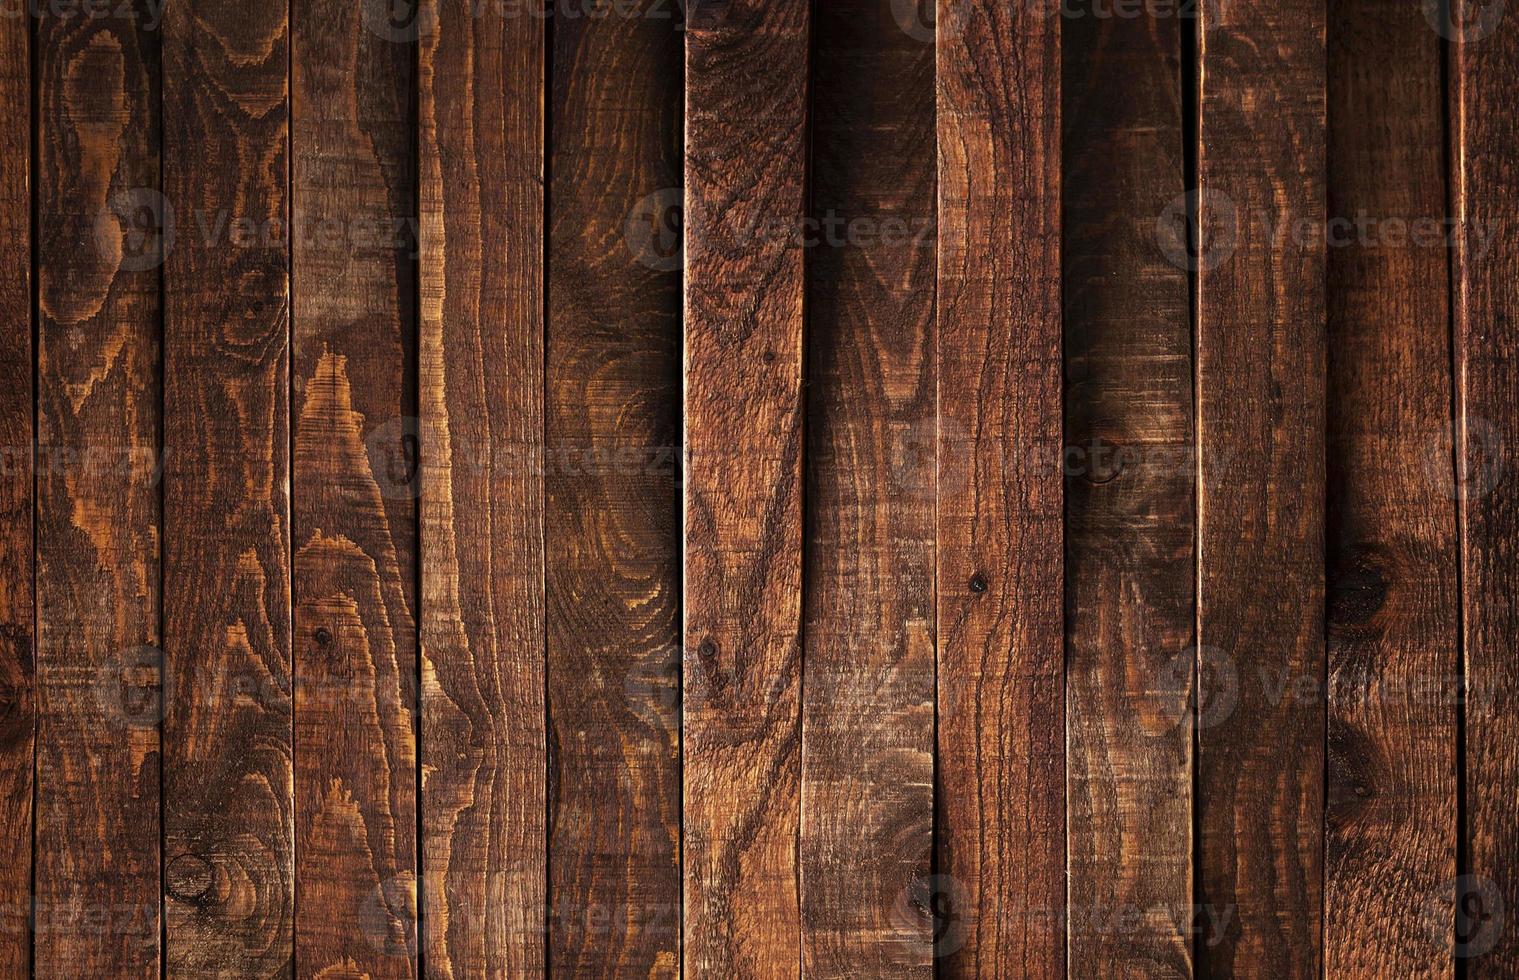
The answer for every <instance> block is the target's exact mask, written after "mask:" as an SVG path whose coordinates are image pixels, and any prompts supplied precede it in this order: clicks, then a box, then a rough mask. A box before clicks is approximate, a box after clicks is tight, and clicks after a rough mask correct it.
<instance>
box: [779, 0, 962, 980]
mask: <svg viewBox="0 0 1519 980" xmlns="http://www.w3.org/2000/svg"><path fill="white" fill-rule="evenodd" d="M813 31H814V37H815V45H814V51H815V56H814V64H813V71H814V74H813V81H812V88H813V93H814V98H813V110H812V113H813V114H812V138H813V147H812V159H813V170H812V178H813V185H812V213H813V217H814V218H815V219H817V220H818V221H819V223H820V224H819V228H818V230H817V231H816V232H813V233H811V234H812V238H811V239H810V240H809V244H810V245H811V253H810V261H811V264H810V267H809V271H808V286H809V289H808V331H809V338H810V339H809V351H808V355H807V362H808V374H809V380H810V384H809V385H808V389H807V390H808V393H809V399H808V406H807V417H808V424H807V430H808V431H807V439H808V445H807V472H808V485H807V493H806V497H807V508H806V511H807V514H806V521H807V533H806V535H805V541H806V542H807V544H806V548H807V550H806V556H805V557H806V563H807V571H806V580H807V583H808V588H807V590H806V594H805V597H804V600H803V601H804V615H805V619H804V622H805V624H806V625H805V629H804V635H805V636H806V658H805V670H804V679H803V689H804V690H805V691H806V698H805V700H804V703H803V706H802V730H803V739H802V746H803V752H802V815H803V816H802V824H801V835H802V842H801V854H800V861H801V887H802V965H803V969H804V971H805V972H806V973H808V974H809V975H812V976H818V977H842V976H851V977H925V978H927V977H932V976H933V951H934V949H933V922H932V917H931V909H927V908H924V907H923V906H922V904H921V898H922V895H923V894H924V892H925V890H926V889H927V888H928V887H930V886H929V879H930V876H931V874H932V858H933V772H934V761H933V753H934V745H933V731H934V723H933V717H934V695H933V691H934V639H933V635H934V634H933V611H934V603H933V597H934V558H933V555H934V550H933V541H934V537H933V535H934V523H933V515H934V478H933V473H934V404H935V401H934V396H935V384H934V383H935V371H934V355H935V348H934V329H933V328H934V313H933V303H934V293H933V281H934V221H933V215H934V170H933V145H934V122H933V120H934V103H933V98H934V87H933V72H934V49H933V45H932V44H928V43H924V42H923V41H921V40H919V39H917V38H914V37H912V36H910V35H909V34H907V33H906V32H905V31H902V30H900V29H899V28H898V26H897V24H895V23H894V22H893V18H892V10H891V4H890V3H889V2H888V0H849V2H839V3H832V4H825V5H822V6H820V7H819V8H818V9H817V22H816V24H815V25H814V27H813Z"/></svg>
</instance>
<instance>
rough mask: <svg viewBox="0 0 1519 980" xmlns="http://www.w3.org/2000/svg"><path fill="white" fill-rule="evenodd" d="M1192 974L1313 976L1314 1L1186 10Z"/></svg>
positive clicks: (1318, 609) (1316, 924) (1320, 397)
mask: <svg viewBox="0 0 1519 980" xmlns="http://www.w3.org/2000/svg"><path fill="white" fill-rule="evenodd" d="M1201 11H1202V30H1201V39H1200V50H1199V62H1200V64H1199V71H1200V81H1199V85H1200V88H1199V95H1198V99H1199V102H1198V105H1199V108H1198V112H1199V150H1198V171H1199V182H1200V187H1201V190H1200V196H1201V199H1200V202H1199V211H1198V221H1199V226H1200V228H1201V229H1202V234H1201V237H1200V243H1201V246H1202V247H1201V248H1200V249H1199V252H1200V254H1199V258H1198V262H1199V265H1200V268H1199V269H1198V296H1197V303H1198V306H1197V318H1198V319H1197V395H1198V443H1199V447H1200V452H1201V459H1200V465H1199V478H1200V484H1199V518H1198V520H1199V532H1198V540H1199V545H1198V547H1199V553H1198V561H1199V569H1198V643H1199V655H1198V659H1199V682H1198V702H1199V709H1198V711H1199V718H1200V719H1201V728H1200V731H1199V734H1198V760H1197V766H1198V777H1197V779H1198V782H1197V787H1198V788H1197V792H1198V801H1197V803H1198V809H1199V833H1200V840H1199V843H1198V860H1199V864H1200V867H1199V868H1198V871H1197V879H1198V887H1197V891H1198V902H1199V903H1201V904H1202V905H1203V906H1204V907H1206V908H1213V909H1223V910H1232V912H1233V914H1232V916H1231V917H1230V919H1229V926H1228V928H1227V929H1226V930H1225V931H1224V933H1223V934H1222V935H1221V936H1217V937H1213V938H1214V939H1216V941H1214V942H1199V943H1198V947H1197V957H1198V972H1199V973H1201V974H1203V975H1205V976H1231V975H1237V974H1238V973H1240V972H1250V973H1264V974H1267V975H1270V976H1274V977H1308V976H1317V975H1319V973H1320V972H1321V963H1322V947H1321V941H1322V936H1321V926H1322V904H1323V902H1322V897H1323V880H1324V879H1323V867H1324V861H1323V836H1324V824H1323V821H1324V766H1323V760H1324V721H1325V717H1324V701H1323V685H1324V604H1323V583H1324V522H1323V510H1324V424H1325V420H1324V370H1325V367H1324V357H1325V340H1324V316H1325V310H1324V245H1323V229H1324V125H1325V123H1324V112H1325V108H1324V104H1325V103H1324V100H1325V95H1324V84H1325V51H1324V30H1325V11H1324V6H1323V5H1322V4H1315V3H1310V2H1303V0H1289V2H1286V3H1278V2H1272V3H1258V2H1254V0H1250V2H1227V3H1226V2H1222V0H1204V2H1203V3H1202V5H1201Z"/></svg>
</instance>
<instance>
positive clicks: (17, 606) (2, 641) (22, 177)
mask: <svg viewBox="0 0 1519 980" xmlns="http://www.w3.org/2000/svg"><path fill="white" fill-rule="evenodd" d="M0 21H3V23H0V202H3V203H0V243H3V255H4V259H3V261H0V317H3V318H4V321H5V326H4V330H5V337H4V342H3V343H0V377H4V378H6V383H5V384H4V385H3V386H0V453H3V458H0V463H3V466H4V469H3V471H0V869H3V870H0V974H4V975H5V976H25V975H26V974H27V972H28V971H29V970H30V968H31V931H30V930H31V915H30V912H31V904H32V894H31V888H32V885H31V874H32V744H33V743H32V739H33V736H34V734H35V727H34V726H35V723H36V704H35V702H34V699H33V689H32V638H33V630H34V626H35V621H36V610H35V603H34V592H33V587H34V584H35V583H34V581H33V568H32V534H33V531H32V526H33V525H32V520H33V517H32V478H33V467H32V433H33V429H32V425H33V418H32V369H33V364H32V316H31V306H32V300H31V253H32V246H31V189H30V187H29V186H28V184H29V179H30V177H29V172H30V170H31V125H32V119H31V98H30V93H31V63H30V51H29V46H28V43H27V32H28V27H29V22H28V19H27V18H25V17H5V18H0Z"/></svg>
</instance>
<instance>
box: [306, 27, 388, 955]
mask: <svg viewBox="0 0 1519 980" xmlns="http://www.w3.org/2000/svg"><path fill="white" fill-rule="evenodd" d="M292 18H293V19H292V25H291V27H292V39H291V43H292V44H293V45H294V49H293V50H294V55H293V58H292V65H291V71H292V78H291V83H292V90H293V98H292V106H291V113H292V135H291V168H292V186H291V198H292V200H291V204H292V208H293V213H294V216H295V224H294V231H295V233H294V235H292V238H291V248H292V252H293V254H292V257H291V258H292V289H293V291H294V325H293V340H292V343H293V347H292V359H293V360H292V371H293V382H292V383H293V385H294V398H293V402H292V411H293V414H294V416H295V417H294V420H293V424H294V425H295V442H294V460H293V466H294V474H293V475H294V485H293V492H292V493H293V496H292V530H293V534H294V557H293V561H292V566H293V567H292V572H293V576H294V578H293V586H294V596H293V599H294V624H293V625H294V631H295V670H296V678H297V684H296V692H295V705H294V710H295V763H296V769H295V790H296V915H297V918H296V936H295V943H296V947H295V948H296V954H295V955H296V971H297V973H298V974H299V975H301V976H321V975H326V974H327V973H329V972H332V971H336V972H340V973H343V972H345V971H346V973H351V974H353V975H363V976H368V977H373V978H382V977H384V978H395V977H412V976H415V975H416V962H415V961H416V950H417V946H416V927H417V923H416V868H417V851H416V848H417V844H416V819H417V813H416V783H417V777H416V765H417V755H416V739H415V733H414V730H413V725H414V722H415V717H416V715H415V712H416V687H417V684H416V678H417V673H416V669H417V651H416V620H415V615H414V613H413V610H414V608H415V595H414V592H415V587H416V551H417V528H416V501H415V496H416V489H417V481H416V479H415V474H414V473H412V472H411V469H412V467H414V465H415V461H416V457H415V453H416V446H415V439H416V432H415V424H414V418H415V414H416V406H415V397H416V380H415V379H416V375H415V370H416V342H415V333H414V331H415V313H416V305H415V303H416V295H415V277H414V272H415V269H414V264H413V262H414V256H415V253H414V248H415V235H414V222H415V217H414V216H415V211H416V207H415V178H414V165H413V157H412V154H413V144H412V140H413V129H412V125H411V97H412V96H411V92H412V85H413V77H412V56H413V49H412V46H411V45H410V44H409V43H407V41H408V39H407V38H406V37H405V36H404V35H403V36H393V35H391V34H389V33H387V32H384V31H381V30H376V29H375V28H376V26H377V25H376V24H374V23H372V22H366V16H365V12H364V10H363V9H361V5H355V4H353V3H350V2H347V0H330V2H329V0H311V2H307V3H302V4H297V5H295V6H293V7H292ZM336 909H342V910H344V913H343V914H339V915H335V914H333V913H334V910H336ZM346 973H345V975H346Z"/></svg>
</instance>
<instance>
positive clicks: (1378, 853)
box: [1324, 0, 1460, 977]
mask: <svg viewBox="0 0 1519 980" xmlns="http://www.w3.org/2000/svg"><path fill="white" fill-rule="evenodd" d="M1329 18H1330V20H1329V39H1330V44H1329V76H1328V92H1329V106H1328V121H1329V131H1328V203H1329V213H1330V214H1331V215H1333V216H1334V217H1335V218H1337V219H1343V221H1344V222H1345V224H1339V225H1336V226H1333V227H1332V228H1331V229H1330V230H1331V234H1332V237H1331V238H1329V239H1327V240H1326V243H1327V244H1328V245H1329V265H1328V297H1329V307H1328V310H1329V347H1328V363H1329V372H1328V382H1329V384H1328V391H1329V403H1328V404H1329V413H1328V414H1329V428H1328V437H1327V438H1328V451H1329V454H1328V460H1329V464H1328V528H1329V531H1330V533H1329V535H1328V537H1327V541H1326V544H1327V548H1328V555H1327V562H1328V564H1327V571H1326V576H1327V578H1326V587H1327V592H1328V657H1329V664H1328V667H1329V704H1328V707H1329V727H1328V748H1327V751H1328V764H1329V773H1328V797H1327V800H1326V802H1325V807H1326V815H1325V826H1326V838H1325V882H1324V886H1325V893H1324V957H1325V961H1326V963H1325V965H1326V968H1327V970H1328V972H1329V974H1330V975H1332V976H1344V977H1391V976H1400V977H1411V976H1420V977H1449V976H1452V974H1453V969H1454V967H1453V962H1452V959H1451V955H1450V952H1451V942H1452V938H1451V931H1450V923H1449V921H1448V922H1447V923H1446V925H1445V927H1444V928H1441V926H1440V923H1439V922H1438V920H1436V921H1433V922H1432V921H1431V915H1430V908H1431V905H1432V904H1433V903H1435V902H1436V896H1438V895H1440V893H1441V890H1442V888H1443V887H1444V886H1445V885H1446V884H1447V883H1448V882H1450V881H1451V880H1452V879H1453V878H1454V877H1455V875H1456V837H1457V831H1458V828H1457V816H1456V801H1457V795H1458V794H1457V784H1456V779H1457V770H1456V743H1457V739H1458V731H1457V727H1456V720H1457V712H1458V710H1459V707H1458V703H1457V701H1456V697H1455V696H1456V693H1457V689H1456V687H1455V681H1456V679H1457V677H1458V676H1459V674H1458V671H1459V664H1458V662H1457V659H1456V658H1457V651H1458V647H1457V645H1456V644H1455V643H1453V642H1452V638H1454V637H1455V636H1456V635H1457V629H1458V624H1459V615H1460V607H1459V597H1458V593H1457V588H1456V571H1457V569H1456V562H1457V550H1456V504H1455V500H1454V499H1453V498H1452V495H1451V493H1450V490H1451V489H1452V485H1451V482H1450V480H1451V469H1450V459H1451V457H1450V443H1449V441H1448V440H1446V439H1444V438H1442V434H1443V433H1445V432H1448V431H1449V428H1450V421H1449V420H1450V413H1451V380H1450V363H1451V361H1450V334H1449V327H1450V320H1449V312H1448V311H1449V308H1448V293H1447V282H1448V276H1447V263H1448V261H1449V258H1450V255H1449V250H1448V248H1447V247H1446V235H1445V225H1444V216H1445V175H1444V173H1443V168H1444V147H1443V146H1442V141H1443V136H1444V133H1443V125H1442V119H1441V114H1442V111H1443V106H1442V101H1443V99H1442V90H1441V78H1440V48H1439V38H1438V36H1437V35H1436V34H1435V33H1434V32H1433V31H1431V30H1430V29H1429V25H1428V23H1427V22H1426V21H1425V18H1424V15H1423V11H1422V9H1421V8H1420V5H1419V4H1418V3H1412V2H1407V0H1402V2H1387V0H1335V2H1333V3H1331V4H1330V5H1329ZM1351 223H1353V224H1351ZM1399 223H1403V224H1404V225H1405V226H1406V227H1407V228H1409V229H1413V230H1414V231H1416V232H1418V231H1419V229H1421V228H1423V227H1427V228H1430V229H1433V231H1434V234H1432V235H1425V234H1422V233H1421V234H1418V235H1417V236H1415V237H1410V236H1409V234H1408V233H1407V232H1406V231H1404V230H1402V229H1401V228H1400V226H1399ZM1436 907H1438V906H1436Z"/></svg>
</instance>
